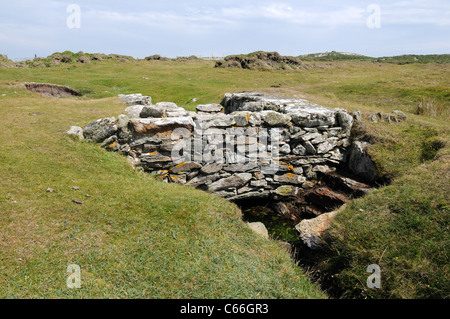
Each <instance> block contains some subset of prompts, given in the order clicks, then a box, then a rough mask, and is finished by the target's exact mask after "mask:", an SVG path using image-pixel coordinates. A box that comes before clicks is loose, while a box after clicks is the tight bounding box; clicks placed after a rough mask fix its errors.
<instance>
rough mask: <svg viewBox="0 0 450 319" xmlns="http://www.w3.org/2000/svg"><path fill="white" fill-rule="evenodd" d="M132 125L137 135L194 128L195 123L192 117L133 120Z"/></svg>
mask: <svg viewBox="0 0 450 319" xmlns="http://www.w3.org/2000/svg"><path fill="white" fill-rule="evenodd" d="M131 124H132V126H133V128H134V131H135V132H136V133H140V134H144V133H155V132H159V131H163V130H167V129H175V128H187V129H190V130H192V129H193V128H194V121H193V120H192V119H191V118H190V117H170V118H148V119H132V120H131Z"/></svg>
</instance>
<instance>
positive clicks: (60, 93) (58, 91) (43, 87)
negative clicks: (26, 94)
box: [25, 82, 81, 98]
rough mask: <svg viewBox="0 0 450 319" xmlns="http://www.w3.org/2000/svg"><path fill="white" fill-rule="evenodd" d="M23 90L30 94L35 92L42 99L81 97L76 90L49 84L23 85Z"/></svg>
mask: <svg viewBox="0 0 450 319" xmlns="http://www.w3.org/2000/svg"><path fill="white" fill-rule="evenodd" d="M25 88H26V89H27V90H28V91H30V92H36V93H39V94H41V95H42V96H44V97H55V98H59V97H68V96H81V93H80V92H79V91H77V90H74V89H72V88H69V87H67V86H62V85H57V84H50V83H34V82H33V83H25Z"/></svg>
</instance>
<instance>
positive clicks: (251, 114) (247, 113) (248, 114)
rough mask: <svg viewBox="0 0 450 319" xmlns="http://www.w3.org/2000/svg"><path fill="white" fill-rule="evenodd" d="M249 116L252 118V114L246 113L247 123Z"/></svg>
mask: <svg viewBox="0 0 450 319" xmlns="http://www.w3.org/2000/svg"><path fill="white" fill-rule="evenodd" d="M251 116H252V113H247V122H248V121H250V117H251Z"/></svg>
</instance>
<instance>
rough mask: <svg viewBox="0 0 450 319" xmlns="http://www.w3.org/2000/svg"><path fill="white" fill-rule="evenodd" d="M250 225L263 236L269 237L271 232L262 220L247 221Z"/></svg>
mask: <svg viewBox="0 0 450 319" xmlns="http://www.w3.org/2000/svg"><path fill="white" fill-rule="evenodd" d="M247 225H248V227H249V228H250V229H251V230H253V231H254V232H255V233H256V234H258V235H260V236H262V237H263V238H266V239H269V232H268V230H267V228H266V226H265V225H264V224H263V223H261V222H255V223H247Z"/></svg>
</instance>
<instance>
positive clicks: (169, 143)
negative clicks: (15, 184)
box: [71, 93, 354, 201]
mask: <svg viewBox="0 0 450 319" xmlns="http://www.w3.org/2000/svg"><path fill="white" fill-rule="evenodd" d="M120 98H121V99H122V100H123V101H124V102H125V103H131V104H133V105H131V106H129V107H128V108H126V110H125V114H122V115H119V116H118V118H117V119H116V118H104V119H99V120H97V121H95V122H92V123H90V124H88V125H86V127H85V128H84V129H82V128H77V127H72V129H71V131H72V134H75V135H78V136H79V137H80V138H85V139H87V140H90V141H92V142H95V143H101V145H102V147H104V148H105V149H107V150H109V151H115V152H120V153H121V154H123V155H126V156H128V158H129V160H130V162H131V163H132V164H133V165H134V166H136V167H139V168H141V169H143V170H145V171H146V172H149V173H152V174H155V175H156V176H157V177H158V178H159V179H161V180H164V181H167V182H176V183H181V184H186V185H190V186H193V187H197V188H200V189H204V190H207V191H209V192H214V193H216V194H218V195H220V196H222V197H224V198H227V199H229V200H232V201H235V200H239V199H248V198H265V197H270V196H271V194H282V193H286V192H290V193H295V192H298V191H299V190H300V189H301V188H302V187H306V186H309V187H311V183H314V181H315V180H316V177H317V173H319V172H322V173H323V172H329V171H333V170H334V169H335V167H337V166H339V165H340V164H342V163H344V162H346V161H347V157H348V154H347V149H348V148H349V146H350V140H349V136H350V130H351V128H352V125H353V121H354V117H353V115H352V114H350V113H349V112H347V111H345V110H343V109H331V108H327V107H323V106H320V105H316V104H312V103H310V102H308V101H306V100H301V99H291V98H282V97H277V96H268V95H263V94H260V93H234V94H230V93H227V94H226V95H225V97H224V99H223V101H222V103H221V104H207V105H198V106H197V112H189V111H186V110H185V109H183V108H181V107H178V106H177V105H176V104H174V103H170V102H161V103H157V104H152V102H151V98H150V97H146V96H142V95H140V94H133V95H122V96H120Z"/></svg>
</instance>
